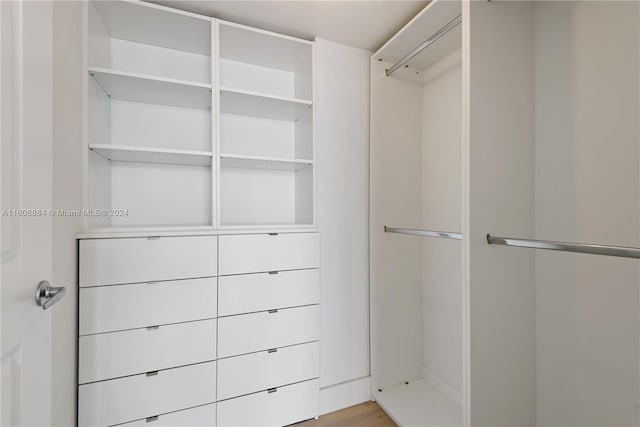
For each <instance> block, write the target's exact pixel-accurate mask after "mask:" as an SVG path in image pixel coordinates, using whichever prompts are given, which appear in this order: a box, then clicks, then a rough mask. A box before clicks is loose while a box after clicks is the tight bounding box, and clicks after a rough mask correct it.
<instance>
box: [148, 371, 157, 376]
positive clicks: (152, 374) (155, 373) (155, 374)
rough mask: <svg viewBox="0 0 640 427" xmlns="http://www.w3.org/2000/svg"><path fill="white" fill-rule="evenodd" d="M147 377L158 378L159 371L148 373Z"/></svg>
mask: <svg viewBox="0 0 640 427" xmlns="http://www.w3.org/2000/svg"><path fill="white" fill-rule="evenodd" d="M146 375H147V376H148V377H156V376H158V371H151V372H147V373H146Z"/></svg>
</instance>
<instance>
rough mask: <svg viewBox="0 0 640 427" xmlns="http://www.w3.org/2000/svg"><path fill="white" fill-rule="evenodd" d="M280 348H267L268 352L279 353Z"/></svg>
mask: <svg viewBox="0 0 640 427" xmlns="http://www.w3.org/2000/svg"><path fill="white" fill-rule="evenodd" d="M277 352H278V349H277V348H270V349H269V350H267V353H277Z"/></svg>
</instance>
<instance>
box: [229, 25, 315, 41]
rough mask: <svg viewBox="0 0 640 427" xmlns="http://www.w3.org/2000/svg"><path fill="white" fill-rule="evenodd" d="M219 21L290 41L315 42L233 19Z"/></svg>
mask: <svg viewBox="0 0 640 427" xmlns="http://www.w3.org/2000/svg"><path fill="white" fill-rule="evenodd" d="M218 23H219V24H220V25H226V26H228V27H236V28H241V29H243V30H247V31H251V32H254V33H258V34H264V35H267V36H271V37H275V38H279V39H284V40H290V41H293V42H297V43H302V44H307V45H313V42H312V41H310V40H305V39H301V38H298V37H291V36H288V35H286V34H280V33H274V32H273V31H267V30H263V29H260V28H256V27H249V26H247V25H242V24H238V23H235V22H231V21H225V20H222V19H218Z"/></svg>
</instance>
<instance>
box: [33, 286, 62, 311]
mask: <svg viewBox="0 0 640 427" xmlns="http://www.w3.org/2000/svg"><path fill="white" fill-rule="evenodd" d="M66 293H67V288H65V287H64V286H60V287H57V288H55V287H53V286H51V283H49V281H48V280H42V281H41V282H40V283H38V288H37V289H36V304H38V307H42V309H43V310H46V309H47V308H49V307H51V306H52V305H53V304H55V303H57V302H58V301H60V300H61V299H62V297H63V296H64V295H65V294H66Z"/></svg>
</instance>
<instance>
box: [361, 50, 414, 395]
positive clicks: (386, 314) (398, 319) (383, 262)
mask: <svg viewBox="0 0 640 427" xmlns="http://www.w3.org/2000/svg"><path fill="white" fill-rule="evenodd" d="M390 65H391V64H388V63H384V62H378V61H372V63H371V93H372V97H371V138H370V141H371V142H370V143H371V153H370V156H371V162H370V164H371V171H370V174H371V181H370V182H371V189H370V192H371V201H370V206H371V207H370V222H371V232H370V242H371V329H372V334H371V337H372V341H371V354H372V358H371V371H372V380H373V382H374V383H373V384H372V388H373V389H374V390H375V389H378V388H381V387H385V386H389V385H392V384H397V383H399V382H402V381H407V380H412V379H418V378H420V377H421V373H420V367H421V366H422V336H423V332H422V308H423V307H422V289H421V282H422V268H421V262H422V242H421V241H420V239H419V238H413V237H412V236H403V235H400V234H386V233H385V232H384V226H385V224H386V225H390V226H396V227H398V226H399V227H410V228H420V225H421V223H422V213H421V210H422V203H421V198H422V188H421V187H422V186H421V173H422V172H421V168H422V154H421V153H422V126H421V122H422V88H421V86H420V85H418V84H417V83H414V82H411V81H405V80H401V79H397V78H388V77H386V76H385V73H384V70H385V68H388V67H389V66H390Z"/></svg>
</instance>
